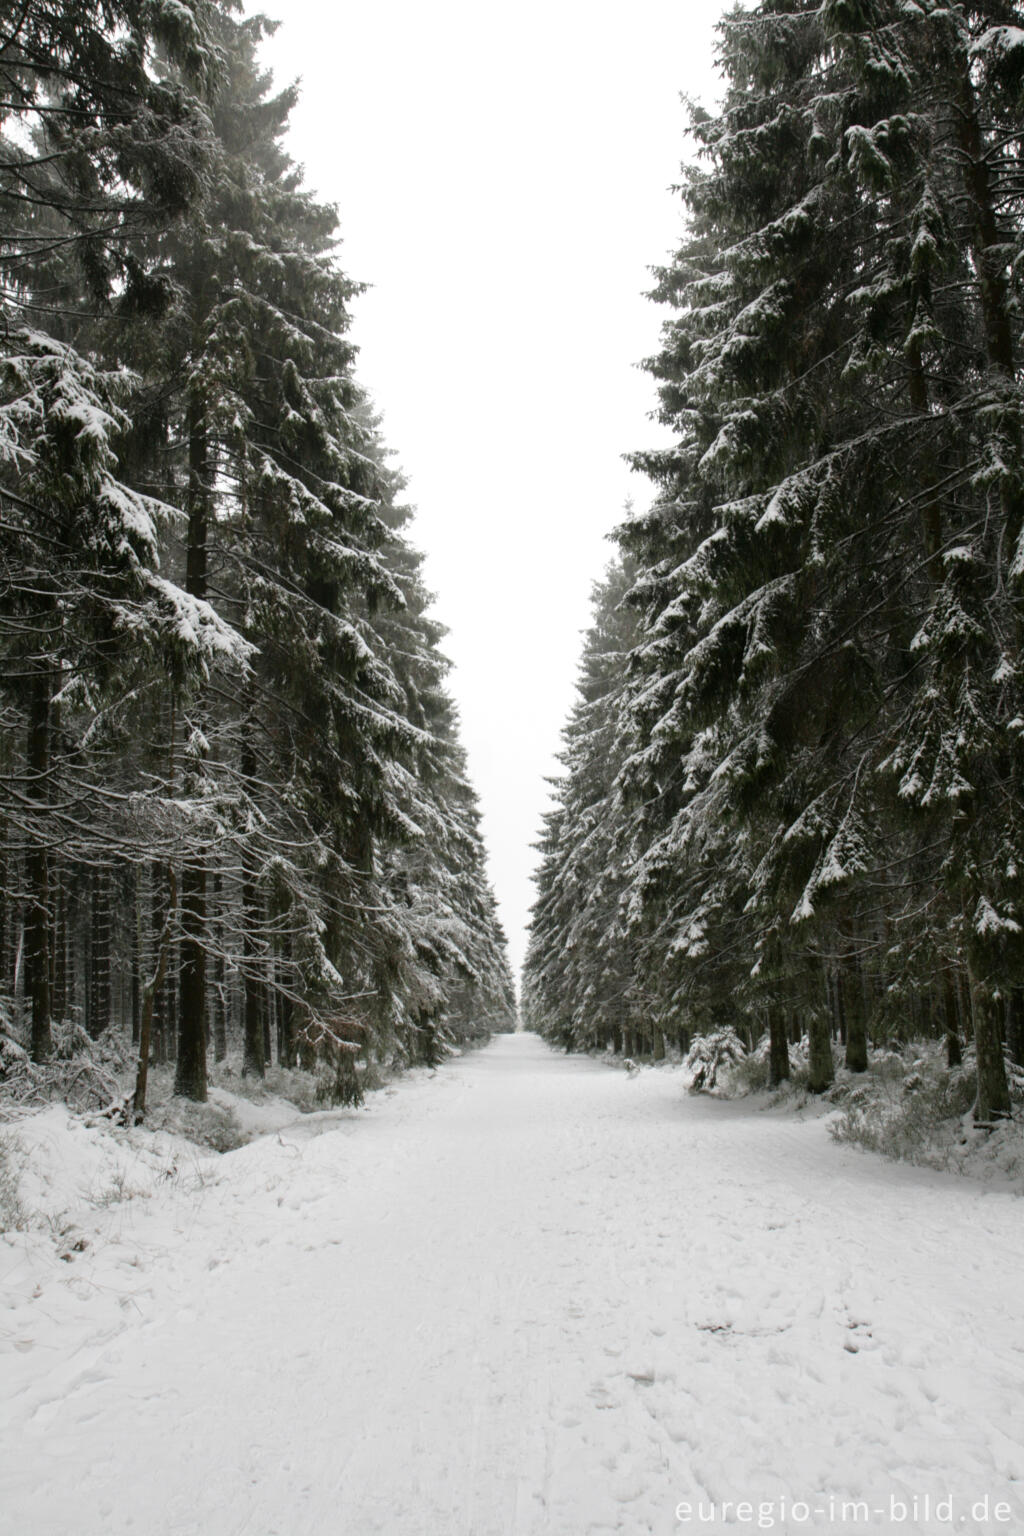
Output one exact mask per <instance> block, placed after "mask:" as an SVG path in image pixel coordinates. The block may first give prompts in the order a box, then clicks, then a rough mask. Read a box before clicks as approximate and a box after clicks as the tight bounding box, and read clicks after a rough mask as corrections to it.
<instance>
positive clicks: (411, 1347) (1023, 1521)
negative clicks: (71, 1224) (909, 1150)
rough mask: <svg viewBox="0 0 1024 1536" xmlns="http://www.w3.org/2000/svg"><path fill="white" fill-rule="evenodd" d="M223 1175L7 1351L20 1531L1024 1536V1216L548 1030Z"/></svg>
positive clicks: (239, 1159)
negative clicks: (70, 1310) (994, 1534)
mask: <svg viewBox="0 0 1024 1536" xmlns="http://www.w3.org/2000/svg"><path fill="white" fill-rule="evenodd" d="M217 1168H218V1175H217V1179H216V1182H215V1183H212V1184H210V1185H209V1186H208V1187H205V1188H201V1189H189V1188H186V1187H182V1188H177V1189H174V1188H169V1189H168V1191H167V1194H166V1198H163V1197H162V1196H161V1197H158V1198H155V1199H152V1200H149V1201H143V1200H135V1201H129V1202H127V1203H126V1204H124V1205H123V1206H120V1207H118V1208H117V1210H116V1211H114V1212H111V1213H110V1214H109V1222H108V1227H107V1229H105V1235H104V1238H103V1240H100V1239H97V1240H96V1241H95V1242H94V1243H93V1245H92V1246H91V1248H90V1249H89V1250H87V1251H86V1252H84V1253H82V1254H81V1255H80V1256H79V1258H78V1259H77V1261H76V1262H75V1263H74V1264H73V1265H69V1266H68V1279H67V1282H66V1284H67V1285H68V1286H71V1287H72V1288H74V1290H73V1297H74V1305H75V1307H76V1308H77V1312H76V1313H75V1318H76V1336H75V1339H74V1340H73V1341H72V1342H71V1343H69V1344H68V1346H67V1348H66V1349H65V1348H63V1347H55V1346H54V1345H53V1344H52V1343H50V1344H48V1345H47V1346H46V1348H45V1349H39V1348H36V1349H32V1348H30V1345H31V1338H29V1339H28V1341H27V1342H26V1344H25V1349H26V1351H27V1352H26V1353H24V1354H19V1353H14V1354H8V1355H6V1356H5V1357H4V1360H3V1362H2V1364H3V1375H4V1377H5V1378H6V1382H5V1383H4V1382H0V1408H2V1418H0V1433H2V1437H3V1439H2V1443H3V1453H2V1455H3V1465H2V1467H0V1530H2V1532H3V1533H4V1536H58V1533H59V1536H72V1533H73V1536H124V1533H128V1532H132V1533H138V1536H373V1533H382V1536H605V1533H613V1532H614V1533H621V1536H646V1533H656V1536H669V1533H672V1532H678V1531H681V1530H687V1529H689V1530H694V1529H699V1530H703V1531H707V1530H717V1531H732V1530H744V1529H745V1530H756V1529H774V1530H776V1531H778V1532H784V1533H787V1536H788V1533H792V1532H797V1531H808V1530H810V1531H815V1532H829V1533H832V1532H846V1531H847V1530H850V1531H856V1530H857V1529H858V1528H859V1529H861V1530H865V1529H873V1530H876V1531H877V1530H882V1531H890V1530H891V1531H900V1532H902V1533H908V1532H918V1531H920V1532H925V1531H927V1532H931V1531H933V1530H934V1531H942V1530H945V1531H949V1530H950V1529H959V1530H963V1531H970V1532H975V1531H983V1532H987V1531H990V1530H991V1531H995V1530H1015V1531H1020V1530H1021V1529H1024V1500H1022V1497H1021V1494H1022V1488H1024V1484H1022V1482H1021V1479H1024V1454H1022V1452H1021V1447H1020V1438H1021V1437H1020V1428H1021V1419H1020V1417H1019V1414H1020V1407H1021V1402H1022V1388H1024V1309H1022V1308H1021V1307H1020V1305H1019V1297H1020V1283H1021V1276H1022V1274H1024V1222H1022V1220H1021V1217H1022V1214H1024V1207H1022V1206H1021V1203H1020V1202H1019V1201H1018V1200H1015V1199H1014V1197H1013V1196H1011V1195H1009V1194H1005V1193H1001V1192H986V1191H984V1190H983V1189H981V1188H979V1187H978V1186H977V1185H974V1184H971V1183H968V1182H967V1181H965V1180H957V1179H954V1178H952V1177H950V1176H947V1175H943V1174H937V1173H931V1172H928V1171H924V1170H917V1169H912V1168H905V1167H895V1166H892V1165H890V1164H887V1163H884V1162H882V1161H880V1160H876V1159H873V1158H871V1157H869V1156H867V1155H864V1154H860V1153H856V1152H851V1151H845V1150H842V1149H840V1148H837V1147H836V1146H834V1145H833V1144H832V1143H831V1142H830V1141H829V1139H828V1136H827V1133H826V1131H825V1129H824V1127H823V1125H822V1123H821V1122H820V1120H816V1119H813V1118H812V1119H809V1120H808V1121H806V1122H801V1121H799V1120H794V1119H792V1118H785V1117H780V1116H779V1115H778V1114H776V1113H771V1112H769V1113H765V1112H759V1111H758V1110H756V1109H754V1108H751V1107H750V1106H748V1105H744V1104H723V1103H714V1102H709V1101H706V1100H701V1099H694V1098H691V1097H688V1096H687V1095H686V1094H685V1093H684V1092H683V1090H682V1089H681V1087H680V1079H679V1075H678V1073H674V1072H670V1071H665V1072H659V1071H650V1072H643V1073H640V1074H639V1075H637V1076H635V1077H629V1076H627V1075H626V1074H625V1073H623V1072H622V1071H619V1070H614V1069H613V1068H611V1067H609V1066H608V1065H605V1064H603V1063H598V1062H594V1061H590V1060H586V1059H581V1058H576V1057H568V1058H567V1057H563V1056H559V1055H557V1054H555V1053H553V1052H551V1051H550V1050H549V1049H548V1048H547V1047H546V1046H545V1045H543V1044H542V1043H541V1042H540V1041H538V1040H537V1039H536V1038H535V1037H533V1036H530V1035H519V1036H513V1037H504V1038H499V1039H497V1040H496V1041H495V1042H494V1043H493V1044H492V1045H491V1046H489V1047H488V1048H487V1049H486V1050H484V1051H482V1052H479V1053H477V1054H475V1055H471V1056H468V1057H466V1058H464V1059H461V1060H458V1061H456V1062H453V1063H451V1064H450V1065H448V1066H446V1067H445V1068H444V1069H442V1070H441V1071H440V1072H439V1073H437V1074H436V1075H434V1076H432V1077H430V1078H429V1079H428V1078H426V1077H424V1076H422V1075H421V1076H420V1078H419V1079H418V1080H416V1081H407V1082H405V1083H400V1084H399V1085H398V1086H397V1088H396V1089H393V1090H390V1091H389V1092H387V1093H386V1094H383V1095H377V1096H375V1099H374V1101H373V1103H372V1105H371V1107H370V1109H369V1110H368V1111H364V1112H349V1113H340V1114H335V1115H328V1116H316V1117H311V1118H309V1119H308V1120H300V1121H298V1122H296V1124H295V1125H294V1126H292V1127H290V1128H289V1129H288V1130H286V1131H284V1132H282V1133H281V1134H280V1135H277V1136H273V1137H269V1138H267V1139H265V1140H264V1141H261V1142H259V1143H255V1144H253V1145H252V1146H249V1147H246V1148H244V1149H242V1150H241V1151H240V1152H236V1153H232V1154H229V1155H228V1156H226V1157H225V1158H223V1159H221V1160H220V1162H219V1163H218V1164H217ZM1008 1232H1009V1233H1011V1234H1013V1235H1012V1236H1011V1238H1009V1239H1008V1238H1007V1236H1006V1234H1007V1233H1008ZM35 1305H36V1306H37V1307H39V1308H42V1309H45V1308H46V1307H47V1306H48V1305H49V1302H48V1298H47V1296H46V1295H43V1296H41V1297H40V1298H39V1300H38V1301H37V1302H36V1303H35ZM22 1331H24V1329H23V1330H22ZM59 1337H60V1338H61V1339H63V1337H64V1335H60V1336H59ZM943 1495H947V1496H948V1497H949V1498H950V1499H951V1500H952V1501H953V1513H954V1518H955V1525H953V1526H950V1525H949V1524H948V1523H945V1524H944V1523H940V1522H937V1521H936V1519H935V1518H934V1509H935V1502H936V1500H938V1499H939V1498H940V1497H942V1496H943ZM926 1496H928V1497H930V1498H931V1500H932V1513H931V1514H929V1513H928V1512H927V1509H926V1507H925V1505H924V1502H923V1501H924V1499H925V1497H926ZM914 1498H917V1499H918V1501H919V1502H918V1506H917V1512H916V1514H915V1513H914V1510H913V1505H912V1500H913V1499H914ZM986 1498H987V1499H989V1501H990V1503H989V1506H988V1508H989V1509H990V1510H991V1509H994V1507H995V1505H996V1504H997V1502H999V1501H1007V1502H1008V1503H1010V1504H1012V1508H1013V1522H1012V1523H1005V1522H1002V1521H1000V1522H999V1523H997V1522H996V1520H995V1518H992V1519H990V1520H988V1519H984V1518H983V1517H982V1515H981V1514H980V1513H979V1509H980V1505H979V1501H981V1500H983V1499H986ZM894 1500H895V1503H893V1502H892V1501H894ZM712 1501H714V1502H715V1503H716V1505H718V1506H719V1508H718V1511H717V1512H716V1515H715V1521H714V1523H713V1524H711V1523H709V1522H708V1521H707V1520H703V1521H702V1522H701V1523H698V1513H699V1511H700V1506H701V1505H703V1509H702V1511H700V1512H701V1513H702V1514H703V1515H704V1516H706V1515H707V1514H708V1513H709V1510H710V1505H711V1503H712ZM744 1501H752V1502H753V1510H752V1512H751V1516H750V1517H749V1518H743V1517H742V1516H741V1515H739V1514H737V1513H736V1511H735V1509H732V1510H730V1509H729V1508H728V1507H726V1508H725V1511H724V1516H723V1512H722V1509H721V1506H722V1504H723V1503H725V1504H726V1506H728V1505H729V1504H732V1505H733V1506H736V1505H741V1504H742V1503H743V1502H744ZM757 1501H763V1507H762V1519H761V1523H760V1524H758V1518H757V1515H758V1503H757ZM801 1501H806V1509H807V1517H806V1518H805V1515H804V1508H805V1506H804V1504H803V1503H802V1502H801ZM830 1501H831V1505H830ZM858 1501H863V1502H864V1504H865V1505H866V1506H867V1509H868V1521H867V1523H865V1521H864V1519H863V1518H862V1517H861V1515H860V1512H859V1510H854V1509H853V1507H852V1506H853V1504H854V1503H856V1502H858ZM687 1503H689V1504H692V1506H693V1514H692V1517H691V1518H689V1519H687V1517H686V1516H685V1515H684V1516H683V1517H682V1518H680V1514H679V1510H678V1506H680V1505H684V1506H685V1505H686V1504H687ZM847 1503H848V1504H849V1506H850V1507H849V1508H847V1509H846V1512H845V1513H842V1511H843V1507H844V1504H847ZM976 1505H978V1509H975V1506H976ZM901 1508H906V1511H907V1513H906V1518H903V1519H900V1518H899V1515H900V1509H901ZM972 1510H973V1511H974V1512H973V1513H972ZM744 1513H745V1512H744ZM769 1517H770V1518H771V1520H772V1522H773V1523H772V1524H771V1525H769V1524H767V1523H765V1521H766V1519H767V1518H769Z"/></svg>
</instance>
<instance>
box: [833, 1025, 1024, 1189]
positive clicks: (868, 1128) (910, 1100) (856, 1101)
mask: <svg viewBox="0 0 1024 1536" xmlns="http://www.w3.org/2000/svg"><path fill="white" fill-rule="evenodd" d="M1008 1076H1009V1078H1010V1083H1011V1090H1012V1092H1013V1097H1014V1099H1015V1102H1016V1103H1017V1104H1020V1103H1021V1102H1022V1101H1024V1079H1022V1078H1019V1076H1018V1073H1017V1072H1016V1071H1015V1070H1014V1069H1013V1068H1012V1067H1009V1066H1008ZM975 1094H976V1082H975V1067H974V1059H973V1051H970V1050H968V1052H967V1053H966V1055H965V1058H964V1062H963V1064H962V1065H961V1066H958V1067H952V1068H950V1067H948V1066H947V1065H946V1063H945V1059H944V1053H943V1049H942V1047H941V1045H940V1044H938V1043H937V1042H933V1041H927V1042H918V1043H917V1045H916V1048H914V1050H913V1051H912V1053H910V1054H909V1057H908V1059H907V1060H904V1059H903V1058H902V1057H901V1056H900V1055H899V1054H898V1053H896V1052H893V1051H890V1052H887V1053H885V1054H884V1055H882V1056H880V1057H878V1058H877V1059H876V1060H875V1061H874V1062H872V1064H871V1066H870V1068H869V1070H868V1072H867V1073H866V1074H865V1075H864V1076H863V1077H860V1078H858V1080H857V1081H856V1082H855V1083H854V1084H853V1085H851V1086H850V1087H849V1089H848V1091H847V1092H846V1093H845V1096H844V1098H843V1102H842V1109H841V1111H840V1113H839V1114H838V1115H837V1116H836V1118H835V1119H834V1120H833V1121H832V1123H831V1125H830V1126H829V1130H830V1133H831V1135H832V1136H833V1138H834V1139H835V1140H836V1141H838V1142H842V1143H845V1144H847V1145H850V1146H859V1147H864V1148H866V1149H867V1150H868V1151H870V1152H880V1153H881V1154H882V1155H883V1156H884V1157H891V1158H894V1159H899V1160H904V1161H907V1162H912V1163H921V1164H924V1165H925V1166H927V1167H937V1168H952V1169H958V1170H963V1169H964V1168H965V1165H966V1164H968V1163H973V1162H976V1161H978V1159H979V1157H981V1158H982V1160H983V1158H984V1154H985V1148H986V1145H987V1141H986V1137H987V1133H985V1132H975V1131H974V1130H973V1127H972V1125H971V1121H970V1114H971V1110H972V1108H973V1105H974V1099H975ZM1004 1131H1005V1134H1002V1133H1001V1135H1000V1137H999V1138H993V1141H995V1140H997V1139H998V1140H999V1141H1000V1146H1001V1153H1000V1157H1001V1163H1002V1166H1003V1171H1004V1172H1012V1171H1013V1170H1012V1169H1011V1167H1010V1162H1009V1161H1008V1159H1007V1156H1006V1155H1003V1154H1005V1153H1007V1149H1006V1148H1005V1147H1002V1143H1003V1142H1005V1141H1006V1140H1007V1138H1010V1139H1014V1138H1015V1139H1016V1140H1018V1141H1019V1140H1020V1133H1021V1128H1020V1125H1019V1124H1014V1123H1012V1122H1011V1123H1008V1124H1007V1126H1006V1127H1005V1128H1004ZM1019 1155H1020V1157H1021V1158H1022V1159H1024V1147H1022V1148H1021V1149H1020V1151H1019Z"/></svg>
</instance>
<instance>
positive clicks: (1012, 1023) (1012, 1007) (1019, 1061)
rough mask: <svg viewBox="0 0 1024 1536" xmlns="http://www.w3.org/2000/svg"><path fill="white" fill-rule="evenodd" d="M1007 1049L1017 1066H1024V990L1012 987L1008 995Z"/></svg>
mask: <svg viewBox="0 0 1024 1536" xmlns="http://www.w3.org/2000/svg"><path fill="white" fill-rule="evenodd" d="M1006 1049H1007V1052H1008V1053H1009V1057H1010V1060H1011V1061H1012V1062H1013V1063H1014V1065H1015V1066H1018V1067H1024V990H1022V989H1021V988H1020V987H1011V988H1010V990H1009V992H1008V993H1007V997H1006Z"/></svg>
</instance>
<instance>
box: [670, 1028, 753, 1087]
mask: <svg viewBox="0 0 1024 1536" xmlns="http://www.w3.org/2000/svg"><path fill="white" fill-rule="evenodd" d="M746 1054H747V1049H746V1046H745V1045H744V1044H743V1041H742V1040H741V1039H740V1037H739V1035H738V1034H737V1033H736V1031H735V1030H734V1029H731V1028H726V1029H716V1030H715V1031H714V1033H713V1034H710V1035H698V1036H697V1038H696V1040H695V1041H694V1042H693V1044H692V1045H691V1047H690V1049H689V1051H688V1052H687V1056H686V1061H685V1062H684V1063H683V1065H684V1066H685V1067H686V1068H687V1070H688V1071H689V1072H690V1073H691V1077H690V1092H691V1093H710V1092H711V1090H712V1089H713V1088H714V1087H716V1085H717V1083H718V1074H719V1073H720V1072H721V1071H722V1070H723V1069H724V1068H726V1067H735V1066H738V1065H739V1063H740V1062H741V1061H743V1059H744V1057H745V1056H746Z"/></svg>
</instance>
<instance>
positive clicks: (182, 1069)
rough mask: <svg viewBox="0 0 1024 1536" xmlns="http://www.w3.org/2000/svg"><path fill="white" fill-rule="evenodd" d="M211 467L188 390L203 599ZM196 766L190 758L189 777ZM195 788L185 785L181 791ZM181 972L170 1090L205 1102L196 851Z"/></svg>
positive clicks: (201, 907) (191, 562)
mask: <svg viewBox="0 0 1024 1536" xmlns="http://www.w3.org/2000/svg"><path fill="white" fill-rule="evenodd" d="M210 477H211V464H210V443H209V433H208V425H207V419H206V402H205V400H204V398H203V396H202V394H201V392H200V391H199V390H198V389H197V388H195V387H193V388H192V389H191V390H190V392H189V402H188V548H187V551H186V560H185V590H186V591H187V592H188V593H189V594H190V595H191V596H192V597H198V598H200V599H203V600H205V598H206V593H207V539H208V535H209V526H210V501H211V486H210ZM198 773H199V764H198V762H195V760H194V758H193V774H192V777H193V779H194V778H195V777H196V776H197V775H198ZM189 787H192V788H194V787H195V786H194V784H193V785H192V786H188V785H186V788H189ZM181 927H182V940H181V969H180V975H179V982H178V1063H177V1067H176V1070H175V1075H174V1091H175V1093H179V1094H181V1095H182V1096H183V1097H185V1098H188V1099H194V1100H196V1101H197V1102H198V1103H200V1104H205V1102H206V1088H207V1079H206V942H205V941H206V862H205V855H204V854H203V853H201V852H199V851H198V850H197V851H196V852H195V853H194V854H193V855H192V857H191V858H189V859H188V860H187V861H186V863H185V867H184V869H183V870H182V876H181Z"/></svg>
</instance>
